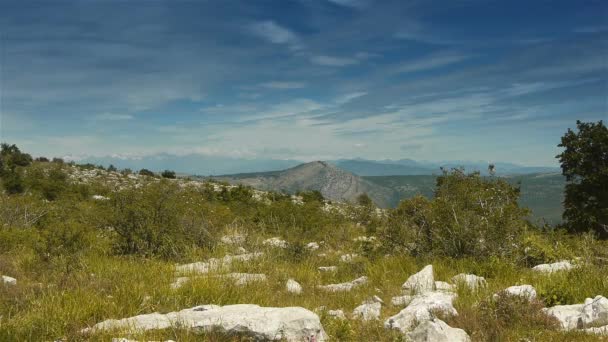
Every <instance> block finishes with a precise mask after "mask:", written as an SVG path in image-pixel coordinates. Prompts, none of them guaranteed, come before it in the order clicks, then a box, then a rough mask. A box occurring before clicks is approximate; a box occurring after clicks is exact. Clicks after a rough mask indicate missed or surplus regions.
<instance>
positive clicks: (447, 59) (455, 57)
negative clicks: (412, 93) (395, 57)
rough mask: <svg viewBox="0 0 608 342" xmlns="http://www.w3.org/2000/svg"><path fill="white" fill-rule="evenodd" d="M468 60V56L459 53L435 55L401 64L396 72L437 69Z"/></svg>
mask: <svg viewBox="0 0 608 342" xmlns="http://www.w3.org/2000/svg"><path fill="white" fill-rule="evenodd" d="M468 58H470V56H467V55H463V54H459V53H447V54H446V53H442V54H435V55H431V56H427V57H425V58H421V59H416V60H413V61H407V62H403V63H402V64H401V66H400V67H398V68H397V71H398V72H400V73H410V72H420V71H426V70H431V69H437V68H441V67H444V66H447V65H451V64H455V63H459V62H462V61H464V60H466V59H468Z"/></svg>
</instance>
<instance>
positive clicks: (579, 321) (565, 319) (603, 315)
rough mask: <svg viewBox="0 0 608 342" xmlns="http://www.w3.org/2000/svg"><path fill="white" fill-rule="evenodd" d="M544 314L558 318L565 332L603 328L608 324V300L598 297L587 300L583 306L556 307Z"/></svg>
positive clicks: (548, 309) (547, 309)
mask: <svg viewBox="0 0 608 342" xmlns="http://www.w3.org/2000/svg"><path fill="white" fill-rule="evenodd" d="M543 312H545V313H546V314H547V315H550V316H553V317H555V318H557V320H558V321H559V322H560V325H561V328H562V329H563V330H574V329H584V328H586V327H588V326H592V325H593V326H601V325H606V324H608V299H606V297H603V296H596V297H595V298H587V299H585V302H584V303H583V304H573V305H556V306H552V307H550V308H544V309H543Z"/></svg>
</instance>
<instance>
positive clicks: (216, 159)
mask: <svg viewBox="0 0 608 342" xmlns="http://www.w3.org/2000/svg"><path fill="white" fill-rule="evenodd" d="M79 162H80V163H93V164H98V165H99V164H101V165H104V166H108V165H110V164H112V165H114V166H116V167H118V168H121V169H122V168H130V169H133V170H139V169H142V168H146V169H150V170H153V171H162V170H166V169H169V170H174V171H176V172H178V173H182V174H192V175H202V176H208V175H222V174H236V173H251V172H265V171H279V170H284V169H288V168H291V167H294V166H297V165H300V164H303V162H301V161H298V160H293V159H286V160H282V159H264V158H262V159H259V158H258V159H247V158H228V157H220V156H206V155H201V154H187V155H173V154H156V155H150V156H143V157H136V158H133V157H111V156H108V157H89V158H85V159H82V160H79ZM329 163H332V164H334V165H336V166H337V167H339V168H341V169H343V170H346V171H349V172H352V173H354V174H356V175H358V176H409V175H437V174H440V173H441V170H440V167H444V168H446V169H451V168H455V167H463V168H464V169H465V170H466V171H480V172H481V173H482V174H484V175H486V174H487V169H488V163H487V162H482V161H445V162H428V161H415V160H411V159H400V160H366V159H339V160H333V161H329ZM494 165H495V167H496V174H497V175H518V174H528V173H544V172H559V169H558V168H556V167H544V166H540V167H528V166H522V165H517V164H513V163H505V162H496V163H494Z"/></svg>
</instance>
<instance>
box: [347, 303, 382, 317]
mask: <svg viewBox="0 0 608 342" xmlns="http://www.w3.org/2000/svg"><path fill="white" fill-rule="evenodd" d="M381 310H382V304H381V303H378V302H374V303H364V304H361V305H359V306H357V307H356V308H355V310H353V317H356V318H359V319H361V320H363V321H372V320H376V319H379V318H380V311H381Z"/></svg>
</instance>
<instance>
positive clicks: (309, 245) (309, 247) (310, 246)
mask: <svg viewBox="0 0 608 342" xmlns="http://www.w3.org/2000/svg"><path fill="white" fill-rule="evenodd" d="M319 247H320V246H319V244H318V243H316V242H309V243H307V244H306V249H307V250H309V251H311V252H312V251H316V250H317V249H319Z"/></svg>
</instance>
